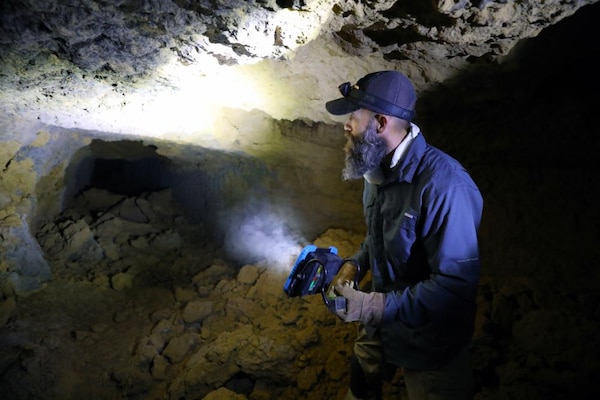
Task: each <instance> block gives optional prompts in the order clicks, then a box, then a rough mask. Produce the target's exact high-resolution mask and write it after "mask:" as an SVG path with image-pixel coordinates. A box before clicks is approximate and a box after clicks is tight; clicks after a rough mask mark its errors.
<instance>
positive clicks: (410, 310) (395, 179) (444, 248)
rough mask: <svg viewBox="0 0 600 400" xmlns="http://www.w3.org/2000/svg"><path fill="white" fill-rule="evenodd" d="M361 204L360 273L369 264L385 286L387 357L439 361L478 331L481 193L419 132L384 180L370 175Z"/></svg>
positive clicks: (425, 365)
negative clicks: (363, 234) (374, 181)
mask: <svg viewBox="0 0 600 400" xmlns="http://www.w3.org/2000/svg"><path fill="white" fill-rule="evenodd" d="M415 128H416V126H415ZM363 205H364V213H365V218H366V224H367V235H366V237H365V240H364V242H363V244H362V245H361V249H360V251H359V252H358V253H357V254H356V255H355V257H356V259H357V261H358V262H359V265H360V266H361V270H362V272H361V273H364V272H365V270H367V269H370V270H371V275H372V276H371V277H372V287H371V290H372V291H376V292H383V293H386V301H385V311H384V315H383V319H382V322H381V324H380V326H379V333H380V335H381V340H382V344H383V349H384V354H385V358H386V361H387V362H389V363H391V364H393V365H396V366H399V367H401V366H402V367H408V368H414V369H432V368H438V367H440V366H442V365H443V364H444V363H445V362H447V361H449V359H450V358H451V357H453V356H454V355H455V354H456V353H457V352H458V351H459V350H460V349H462V348H464V346H465V345H467V344H468V343H469V342H470V340H471V337H472V334H473V329H474V320H475V311H476V295H477V285H478V282H479V248H478V229H479V224H480V221H481V215H482V211H483V199H482V196H481V193H480V192H479V189H478V188H477V186H476V185H475V183H474V182H473V180H472V179H471V177H470V176H469V174H468V172H467V171H466V170H465V169H464V168H463V167H462V166H461V165H460V164H459V162H458V161H456V160H455V159H453V158H452V157H450V156H449V155H447V154H446V153H444V152H442V151H440V150H438V149H437V148H435V147H433V146H430V145H429V144H427V142H426V141H425V138H424V137H423V135H422V134H419V135H418V136H416V137H415V138H414V139H413V141H412V143H411V144H410V145H409V147H408V149H407V150H406V154H404V156H403V157H402V158H401V159H400V160H399V162H398V163H397V165H396V166H395V167H394V168H393V169H392V171H391V174H389V175H388V176H387V178H386V179H385V181H384V182H383V183H381V184H378V185H377V184H372V183H368V182H367V181H365V187H364V193H363Z"/></svg>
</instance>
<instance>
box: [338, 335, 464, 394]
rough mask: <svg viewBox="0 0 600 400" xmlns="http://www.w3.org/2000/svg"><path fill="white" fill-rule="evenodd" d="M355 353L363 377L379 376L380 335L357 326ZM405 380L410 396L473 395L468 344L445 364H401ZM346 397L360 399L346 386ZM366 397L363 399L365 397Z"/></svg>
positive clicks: (381, 354) (372, 381)
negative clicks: (431, 367) (419, 366)
mask: <svg viewBox="0 0 600 400" xmlns="http://www.w3.org/2000/svg"><path fill="white" fill-rule="evenodd" d="M354 355H355V357H356V358H357V359H358V362H359V364H360V366H361V368H362V370H363V372H364V374H365V377H366V380H367V381H368V382H370V383H376V381H377V379H381V376H382V371H381V366H382V357H383V352H382V346H381V341H380V340H379V337H377V336H375V337H369V336H368V335H367V334H366V332H365V330H364V328H363V326H362V325H361V326H359V330H358V336H357V338H356V342H355V343H354ZM402 372H403V375H404V383H405V385H406V391H407V392H408V398H409V399H410V400H470V399H472V398H473V372H472V369H471V361H470V358H469V348H468V347H465V348H464V349H462V350H461V351H460V352H459V353H458V355H457V356H456V357H455V358H454V359H453V360H451V361H450V362H449V363H448V364H447V365H445V366H443V367H442V368H439V369H436V370H425V371H421V370H412V369H408V368H402ZM346 400H359V399H358V398H356V397H354V395H353V394H352V392H351V391H350V390H348V394H347V395H346ZM365 400H366V399H365Z"/></svg>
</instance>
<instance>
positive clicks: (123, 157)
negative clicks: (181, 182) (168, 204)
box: [63, 139, 172, 209]
mask: <svg viewBox="0 0 600 400" xmlns="http://www.w3.org/2000/svg"><path fill="white" fill-rule="evenodd" d="M170 165H171V161H170V160H169V159H168V158H167V157H164V156H161V155H159V154H158V153H157V147H156V146H154V145H144V144H143V142H141V141H131V140H120V141H114V142H110V141H104V140H100V139H94V140H92V142H91V143H90V144H89V146H86V147H84V148H82V149H80V150H79V151H78V152H77V153H76V155H75V156H74V157H73V160H72V161H71V163H70V164H69V167H68V168H67V170H66V173H65V195H64V197H63V199H64V201H63V209H65V208H68V207H69V206H70V204H71V203H72V201H73V200H74V198H75V197H76V196H77V195H79V194H80V193H81V192H82V191H84V190H88V189H91V188H96V189H103V190H106V191H108V192H111V193H114V194H120V195H124V196H138V195H141V194H143V193H151V192H158V191H161V190H165V189H168V188H169V187H170V186H171V183H172V178H171V172H170V169H169V168H170Z"/></svg>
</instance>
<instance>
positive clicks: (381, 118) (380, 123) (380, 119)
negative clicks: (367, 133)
mask: <svg viewBox="0 0 600 400" xmlns="http://www.w3.org/2000/svg"><path fill="white" fill-rule="evenodd" d="M375 120H376V121H377V133H381V132H383V130H384V129H385V127H386V126H387V123H388V120H387V118H386V117H385V115H381V114H376V115H375Z"/></svg>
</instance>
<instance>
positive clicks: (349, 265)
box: [327, 260, 358, 293]
mask: <svg viewBox="0 0 600 400" xmlns="http://www.w3.org/2000/svg"><path fill="white" fill-rule="evenodd" d="M357 273H358V266H357V265H356V264H355V263H354V262H353V261H350V260H346V261H344V263H343V264H342V266H341V267H340V269H339V271H338V272H337V274H336V275H335V276H334V277H333V279H332V280H331V283H330V284H329V287H328V288H327V293H333V290H334V288H335V287H336V286H339V285H344V284H347V283H349V284H352V283H353V282H354V280H355V279H356V274H357Z"/></svg>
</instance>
